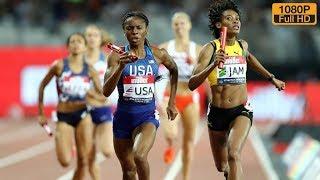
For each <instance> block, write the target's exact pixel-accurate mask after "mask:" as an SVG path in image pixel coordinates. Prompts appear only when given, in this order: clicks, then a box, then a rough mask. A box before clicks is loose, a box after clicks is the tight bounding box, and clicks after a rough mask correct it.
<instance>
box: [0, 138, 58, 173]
mask: <svg viewBox="0 0 320 180" xmlns="http://www.w3.org/2000/svg"><path fill="white" fill-rule="evenodd" d="M53 148H54V142H53V141H51V140H50V141H45V142H42V143H40V144H37V145H34V146H32V147H29V148H26V149H24V150H21V151H19V152H16V153H14V154H11V155H9V156H6V157H4V158H1V159H0V168H4V167H7V166H11V165H13V164H16V163H19V162H22V161H25V160H28V159H31V158H33V157H35V156H38V155H40V154H43V153H46V152H49V151H51V150H52V149H53Z"/></svg>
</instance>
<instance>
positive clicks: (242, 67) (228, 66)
mask: <svg viewBox="0 0 320 180" xmlns="http://www.w3.org/2000/svg"><path fill="white" fill-rule="evenodd" d="M246 74H247V63H246V61H245V59H244V58H243V57H242V56H231V57H229V58H228V59H226V61H225V63H224V65H223V68H222V69H219V68H217V78H218V84H219V85H225V84H244V83H246Z"/></svg>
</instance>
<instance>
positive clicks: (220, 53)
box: [214, 49, 227, 67]
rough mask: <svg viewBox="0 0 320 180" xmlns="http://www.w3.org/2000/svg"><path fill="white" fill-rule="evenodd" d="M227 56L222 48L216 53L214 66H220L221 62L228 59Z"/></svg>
mask: <svg viewBox="0 0 320 180" xmlns="http://www.w3.org/2000/svg"><path fill="white" fill-rule="evenodd" d="M226 57H227V55H226V54H225V52H224V51H223V50H222V49H220V50H218V51H217V53H216V54H215V55H214V66H215V67H216V66H219V64H220V62H222V63H224V62H225V61H226Z"/></svg>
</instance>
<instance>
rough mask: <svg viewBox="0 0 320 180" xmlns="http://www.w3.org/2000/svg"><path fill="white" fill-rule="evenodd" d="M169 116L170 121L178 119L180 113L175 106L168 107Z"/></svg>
mask: <svg viewBox="0 0 320 180" xmlns="http://www.w3.org/2000/svg"><path fill="white" fill-rule="evenodd" d="M167 115H168V119H169V120H174V119H175V118H176V117H177V115H178V111H177V109H176V107H175V106H174V105H168V107H167Z"/></svg>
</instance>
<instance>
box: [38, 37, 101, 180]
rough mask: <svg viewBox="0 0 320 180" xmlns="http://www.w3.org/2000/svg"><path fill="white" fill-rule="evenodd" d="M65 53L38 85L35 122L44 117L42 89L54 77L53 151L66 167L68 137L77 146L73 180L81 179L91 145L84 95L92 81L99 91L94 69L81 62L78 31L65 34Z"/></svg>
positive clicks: (83, 45) (82, 42) (83, 43)
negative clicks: (56, 95)
mask: <svg viewBox="0 0 320 180" xmlns="http://www.w3.org/2000/svg"><path fill="white" fill-rule="evenodd" d="M67 47H68V50H69V56H68V57H67V58H65V59H63V60H57V61H55V62H54V63H53V64H52V65H51V67H50V69H49V71H48V73H47V74H46V76H45V77H44V79H43V80H42V82H41V84H40V88H39V123H40V124H41V125H45V124H46V123H47V120H46V118H45V116H44V112H43V96H44V89H45V87H46V86H47V84H48V83H49V82H50V81H51V79H52V78H53V77H56V83H57V91H58V98H59V102H58V106H57V117H58V122H57V127H56V133H55V139H56V153H57V157H58V160H59V162H60V164H61V165H62V166H63V167H67V166H68V165H69V163H70V160H71V153H70V152H71V149H72V138H73V137H75V142H76V147H77V156H78V157H77V160H78V163H77V169H76V171H75V174H74V177H73V179H83V178H84V177H85V172H86V170H87V168H88V167H87V165H88V159H89V152H90V149H91V147H92V123H91V120H90V118H89V116H88V113H87V108H86V101H85V97H86V94H87V92H88V90H89V89H90V87H91V82H93V84H94V87H95V89H96V91H98V92H99V91H100V93H101V85H100V83H99V79H98V75H97V72H96V71H95V70H94V69H93V67H91V66H90V65H88V64H87V63H86V62H85V61H84V56H83V55H84V52H85V50H86V40H85V38H84V36H83V35H82V34H81V33H74V34H72V35H71V36H69V37H68V40H67Z"/></svg>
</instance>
